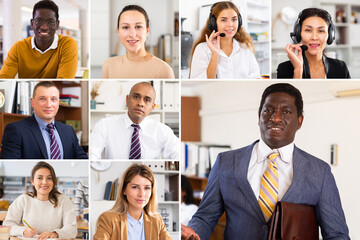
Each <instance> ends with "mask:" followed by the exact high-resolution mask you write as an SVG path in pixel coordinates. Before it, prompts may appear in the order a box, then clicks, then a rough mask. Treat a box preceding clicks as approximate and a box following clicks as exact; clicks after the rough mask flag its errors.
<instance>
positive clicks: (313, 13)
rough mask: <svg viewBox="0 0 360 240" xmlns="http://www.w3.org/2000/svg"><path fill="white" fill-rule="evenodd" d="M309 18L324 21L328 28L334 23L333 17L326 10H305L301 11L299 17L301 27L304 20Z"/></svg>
mask: <svg viewBox="0 0 360 240" xmlns="http://www.w3.org/2000/svg"><path fill="white" fill-rule="evenodd" d="M309 17H320V18H322V19H324V21H325V22H326V23H327V25H328V26H330V24H331V23H332V20H331V15H330V14H329V13H328V12H327V11H326V10H324V9H320V8H305V9H304V10H302V11H301V13H300V16H299V24H300V26H302V23H303V22H304V20H305V19H307V18H309Z"/></svg>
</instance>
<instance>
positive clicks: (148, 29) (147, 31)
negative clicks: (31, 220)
mask: <svg viewBox="0 0 360 240" xmlns="http://www.w3.org/2000/svg"><path fill="white" fill-rule="evenodd" d="M149 32H150V26H149V27H148V28H147V29H146V36H148V35H149Z"/></svg>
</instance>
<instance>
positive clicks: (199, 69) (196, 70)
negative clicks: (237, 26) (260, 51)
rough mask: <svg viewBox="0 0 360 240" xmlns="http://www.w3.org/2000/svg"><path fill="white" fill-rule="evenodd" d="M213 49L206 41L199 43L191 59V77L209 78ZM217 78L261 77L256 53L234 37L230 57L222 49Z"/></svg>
mask: <svg viewBox="0 0 360 240" xmlns="http://www.w3.org/2000/svg"><path fill="white" fill-rule="evenodd" d="M211 55H212V53H211V51H210V48H209V47H208V46H207V44H206V42H202V43H199V44H198V45H197V46H196V48H195V51H194V55H193V57H192V61H191V72H190V78H198V79H199V78H200V79H207V73H206V71H207V68H208V66H209V63H210V59H211ZM216 78H222V79H234V78H237V79H254V78H260V70H259V65H258V63H257V61H256V58H255V56H254V54H253V53H252V52H251V51H250V50H249V49H248V48H247V47H246V45H245V44H240V43H239V42H238V41H236V40H235V39H233V50H232V52H231V54H230V56H229V57H228V56H227V55H226V54H225V53H224V52H223V51H222V50H220V55H219V63H218V68H217V73H216Z"/></svg>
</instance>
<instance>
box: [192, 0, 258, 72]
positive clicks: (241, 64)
mask: <svg viewBox="0 0 360 240" xmlns="http://www.w3.org/2000/svg"><path fill="white" fill-rule="evenodd" d="M253 52H254V45H253V43H252V38H251V36H250V35H249V34H248V33H246V32H245V30H244V28H243V27H242V18H241V15H240V12H239V10H238V8H237V7H236V5H235V4H234V3H232V2H229V1H224V2H217V3H215V4H214V5H213V6H212V7H211V9H210V14H209V18H208V20H207V22H206V26H205V27H204V28H203V29H202V31H201V34H200V37H199V39H198V40H197V41H196V42H195V44H194V47H193V49H192V53H191V56H192V57H191V58H192V60H191V68H190V78H203V79H207V78H240V79H241V78H242V79H249V78H260V70H259V65H258V63H257V61H256V58H255V56H254V53H253Z"/></svg>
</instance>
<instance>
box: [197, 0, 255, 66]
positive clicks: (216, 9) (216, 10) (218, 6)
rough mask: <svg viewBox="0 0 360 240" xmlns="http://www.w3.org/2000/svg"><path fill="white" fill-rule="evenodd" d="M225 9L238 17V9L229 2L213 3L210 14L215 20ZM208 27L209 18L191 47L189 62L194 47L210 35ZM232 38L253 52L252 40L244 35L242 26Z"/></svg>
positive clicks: (247, 35)
mask: <svg viewBox="0 0 360 240" xmlns="http://www.w3.org/2000/svg"><path fill="white" fill-rule="evenodd" d="M225 9H233V10H234V11H235V12H236V14H237V15H238V16H240V12H239V9H238V8H237V7H236V5H235V4H234V3H232V2H229V1H224V2H217V3H215V4H214V5H213V9H212V12H211V14H212V15H214V16H215V18H217V17H218V16H219V15H220V13H221V12H222V11H223V10H225ZM208 25H209V18H208V19H207V21H206V25H205V27H204V28H203V29H202V30H201V33H200V37H199V38H198V39H197V40H196V42H195V43H194V46H193V48H192V50H191V61H192V57H193V55H194V51H195V48H196V46H197V45H198V44H199V43H202V42H206V38H205V34H206V35H208V36H210V35H211V32H212V31H210V29H209V28H208ZM234 38H235V39H236V40H237V41H238V42H240V43H244V44H245V45H246V47H247V48H249V49H250V50H251V51H252V52H254V45H253V40H252V38H251V36H250V34H248V33H246V32H245V30H244V28H243V27H242V26H241V27H240V29H238V30H237V32H236V33H235V35H234ZM191 61H190V63H191Z"/></svg>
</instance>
